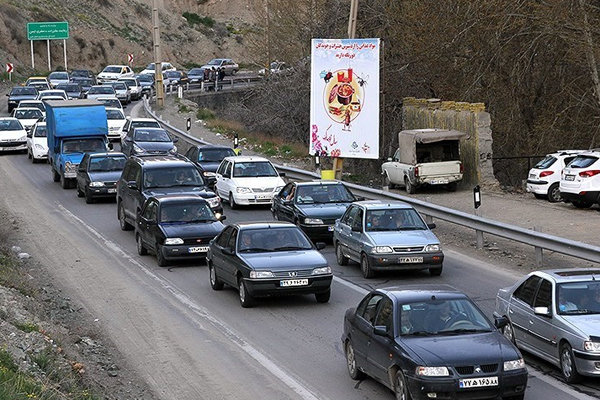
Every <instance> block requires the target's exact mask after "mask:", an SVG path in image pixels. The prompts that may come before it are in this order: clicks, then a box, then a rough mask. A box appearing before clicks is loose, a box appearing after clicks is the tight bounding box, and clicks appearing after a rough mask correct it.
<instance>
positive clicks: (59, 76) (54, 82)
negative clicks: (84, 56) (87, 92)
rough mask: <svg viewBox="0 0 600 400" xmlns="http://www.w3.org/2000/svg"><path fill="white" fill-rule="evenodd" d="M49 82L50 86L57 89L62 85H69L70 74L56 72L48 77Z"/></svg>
mask: <svg viewBox="0 0 600 400" xmlns="http://www.w3.org/2000/svg"><path fill="white" fill-rule="evenodd" d="M48 82H50V86H52V87H53V88H56V86H58V85H59V84H61V83H69V82H70V79H69V73H68V72H65V71H54V72H51V73H50V75H48Z"/></svg>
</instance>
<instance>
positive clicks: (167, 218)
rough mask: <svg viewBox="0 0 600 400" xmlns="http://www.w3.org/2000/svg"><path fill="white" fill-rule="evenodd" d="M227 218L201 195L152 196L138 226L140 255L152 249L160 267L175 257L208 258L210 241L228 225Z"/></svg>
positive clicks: (141, 214)
mask: <svg viewBox="0 0 600 400" xmlns="http://www.w3.org/2000/svg"><path fill="white" fill-rule="evenodd" d="M224 219H225V216H224V215H221V214H218V215H215V213H214V212H213V210H212V209H211V208H210V205H209V204H208V203H207V202H206V200H204V199H203V198H201V197H198V196H190V195H166V196H152V197H150V198H149V199H148V200H146V203H145V204H144V206H143V207H142V210H141V213H140V215H139V216H138V218H137V223H136V225H135V240H136V243H137V250H138V254H139V255H141V256H143V255H146V254H148V250H150V251H151V252H152V253H154V254H155V255H156V261H157V263H158V265H159V266H160V267H166V266H167V265H168V264H169V263H170V262H171V261H174V260H204V259H205V258H206V253H207V252H208V244H209V243H210V241H211V240H213V239H214V238H215V236H217V235H218V234H219V233H221V231H222V230H223V228H224V227H225V226H224V225H223V223H222V222H221V221H222V220H224Z"/></svg>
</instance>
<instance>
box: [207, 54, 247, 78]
mask: <svg viewBox="0 0 600 400" xmlns="http://www.w3.org/2000/svg"><path fill="white" fill-rule="evenodd" d="M201 68H210V69H212V68H215V69H219V68H223V69H224V70H225V75H235V74H236V73H237V72H238V71H239V70H240V67H239V65H237V64H236V63H235V62H233V60H232V59H230V58H213V59H212V60H210V61H209V62H208V63H206V65H203V66H202V67H201Z"/></svg>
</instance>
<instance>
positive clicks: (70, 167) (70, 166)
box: [65, 161, 77, 172]
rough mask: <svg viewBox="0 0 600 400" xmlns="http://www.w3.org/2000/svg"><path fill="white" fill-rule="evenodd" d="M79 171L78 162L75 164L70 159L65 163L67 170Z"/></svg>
mask: <svg viewBox="0 0 600 400" xmlns="http://www.w3.org/2000/svg"><path fill="white" fill-rule="evenodd" d="M76 171H77V164H73V163H71V162H70V161H67V162H66V163H65V172H76Z"/></svg>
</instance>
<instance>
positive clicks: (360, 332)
mask: <svg viewBox="0 0 600 400" xmlns="http://www.w3.org/2000/svg"><path fill="white" fill-rule="evenodd" d="M382 300H383V295H382V294H379V293H374V294H373V295H372V296H371V297H369V298H368V299H365V303H364V304H362V303H361V306H362V307H361V306H359V307H358V308H357V314H356V318H355V321H354V326H353V327H352V330H351V332H350V336H351V338H352V346H354V354H355V357H356V361H357V363H358V364H359V365H361V366H362V367H363V368H364V369H365V372H367V374H369V375H371V376H376V374H375V371H373V369H372V366H371V365H370V364H369V361H368V359H367V357H368V353H369V348H370V346H371V340H372V336H373V324H374V323H375V317H376V316H377V309H378V306H379V303H380V302H381V301H382Z"/></svg>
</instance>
